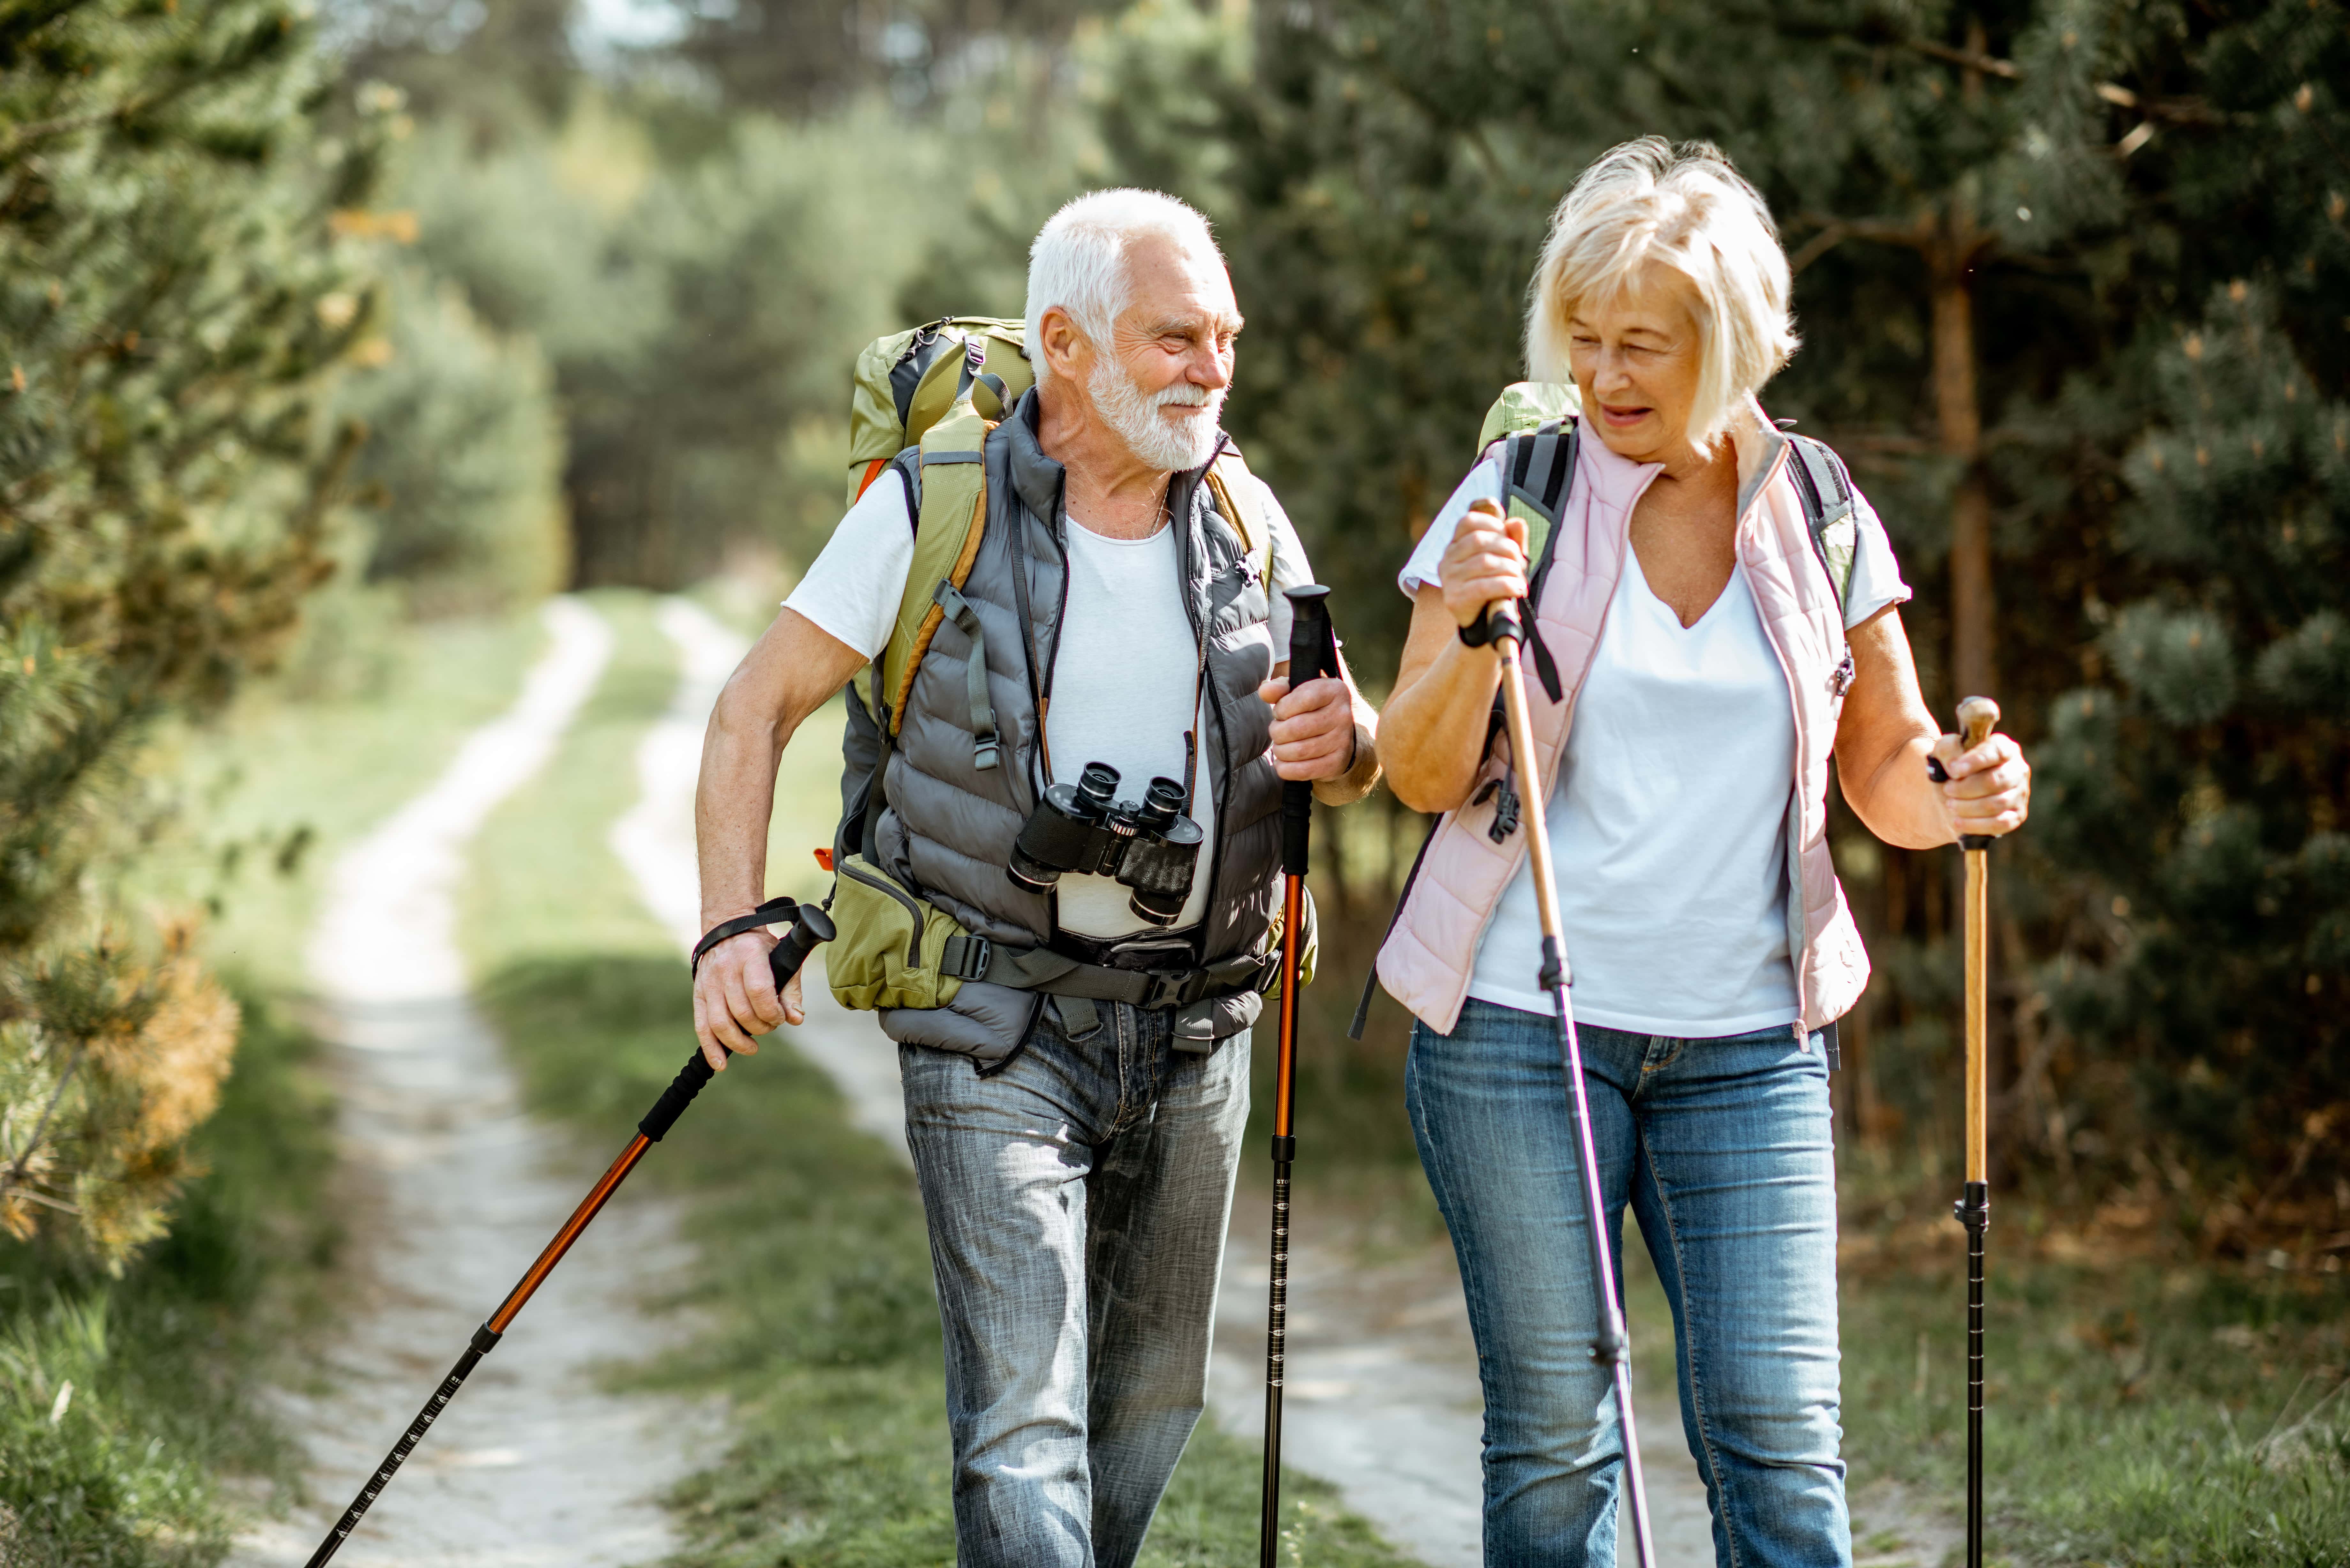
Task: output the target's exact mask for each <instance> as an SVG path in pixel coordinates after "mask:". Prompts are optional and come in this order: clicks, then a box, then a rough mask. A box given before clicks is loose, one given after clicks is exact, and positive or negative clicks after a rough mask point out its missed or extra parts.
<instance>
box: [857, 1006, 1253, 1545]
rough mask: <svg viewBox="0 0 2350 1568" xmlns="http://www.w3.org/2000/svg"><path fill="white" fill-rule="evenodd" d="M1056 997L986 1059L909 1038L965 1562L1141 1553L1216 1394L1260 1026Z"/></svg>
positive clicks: (909, 1104)
mask: <svg viewBox="0 0 2350 1568" xmlns="http://www.w3.org/2000/svg"><path fill="white" fill-rule="evenodd" d="M1096 1008H1097V1014H1098V1019H1099V1022H1098V1023H1097V1026H1096V1027H1095V1028H1094V1029H1093V1030H1091V1031H1089V1032H1088V1033H1086V1034H1085V1035H1084V1036H1083V1037H1082V1038H1078V1039H1072V1038H1070V1037H1069V1036H1068V1035H1067V1034H1066V1033H1064V1031H1063V1030H1062V1029H1061V1027H1060V1026H1059V1025H1058V1023H1056V1022H1055V1016H1054V1009H1053V1008H1052V1007H1050V1006H1047V1007H1046V1008H1045V1009H1044V1010H1043V1012H1042V1016H1041V1018H1040V1020H1039V1022H1038V1023H1037V1026H1036V1028H1035V1031H1034V1032H1033V1033H1031V1034H1030V1036H1029V1039H1028V1042H1027V1044H1026V1045H1025V1046H1024V1048H1023V1049H1022V1050H1021V1052H1020V1054H1018V1055H1016V1056H1014V1057H1013V1058H1012V1059H1011V1061H1010V1062H1008V1063H1007V1064H1005V1065H1004V1066H1003V1069H1002V1070H1001V1071H999V1072H996V1073H993V1074H992V1075H989V1076H986V1077H981V1076H980V1075H978V1074H977V1073H975V1072H973V1071H972V1064H971V1063H970V1061H969V1060H968V1059H966V1058H964V1057H962V1056H956V1055H951V1054H947V1053H945V1052H942V1051H933V1050H929V1049H926V1048H924V1047H920V1046H913V1045H907V1046H900V1047H899V1052H898V1063H899V1075H900V1077H901V1078H902V1080H903V1082H904V1085H905V1092H906V1138H907V1142H908V1143H909V1144H910V1146H911V1147H912V1149H913V1155H914V1170H915V1174H916V1175H917V1177H918V1178H919V1179H920V1182H921V1189H922V1206H923V1208H924V1210H926V1211H927V1213H928V1215H929V1218H930V1231H931V1268H932V1270H933V1272H935V1274H936V1276H937V1279H938V1287H939V1313H940V1316H941V1319H942V1320H943V1322H944V1324H945V1327H946V1362H947V1367H946V1370H947V1421H948V1425H949V1427H950V1428H951V1432H952V1435H953V1438H954V1511H955V1547H956V1561H957V1563H959V1564H960V1568H1127V1565H1128V1563H1132V1562H1133V1561H1134V1559H1135V1554H1136V1553H1137V1552H1139V1551H1140V1550H1141V1547H1142V1537H1143V1533H1144V1532H1146V1531H1147V1530H1149V1527H1150V1516H1151V1514H1152V1512H1153V1511H1155V1510H1156V1509H1157V1508H1158V1506H1159V1494H1160V1493H1161V1492H1163V1491H1164V1490H1166V1488H1167V1480H1168V1478H1169V1477H1170V1475H1172V1474H1173V1473H1174V1469H1175V1461H1176V1460H1177V1459H1179V1458H1180V1457H1181V1455H1182V1452H1183V1445H1184V1443H1185V1442H1186V1441H1187V1440H1188V1439H1189V1438H1191V1428H1192V1427H1193V1425H1194V1424H1196V1423H1197V1422H1198V1420H1199V1418H1200V1410H1201V1405H1202V1403H1203V1402H1204V1400H1205V1398H1206V1394H1207V1377H1208V1347H1209V1341H1210V1334H1211V1328H1212V1325H1213V1322H1214V1317H1215V1305H1216V1275H1217V1272H1218V1269H1219V1267H1220V1266H1221V1264H1222V1259H1223V1246H1224V1231H1225V1227H1226V1225H1227V1223H1228V1222H1229V1220H1230V1219H1231V1217H1232V1173H1233V1171H1234V1169H1235V1168H1237V1165H1238V1162H1239V1157H1240V1139H1241V1133H1242V1129H1243V1127H1244V1126H1245V1125H1246V1123H1247V1121H1248V1101H1249V1078H1248V1071H1249V1042H1248V1037H1247V1035H1245V1034H1241V1035H1237V1036H1234V1037H1233V1038H1232V1039H1230V1040H1227V1041H1225V1042H1224V1043H1223V1044H1222V1046H1221V1047H1220V1048H1218V1049H1217V1050H1216V1051H1215V1052H1214V1053H1213V1054H1208V1055H1199V1054H1191V1053H1189V1052H1181V1051H1177V1050H1175V1049H1174V1048H1173V1045H1174V1032H1173V1027H1172V1023H1173V1017H1174V1015H1173V1014H1172V1013H1170V1012H1141V1011H1139V1010H1138V1009H1136V1008H1133V1007H1128V1006H1126V1005H1124V1004H1123V1003H1116V1004H1114V1003H1109V1002H1099V1003H1097V1004H1096Z"/></svg>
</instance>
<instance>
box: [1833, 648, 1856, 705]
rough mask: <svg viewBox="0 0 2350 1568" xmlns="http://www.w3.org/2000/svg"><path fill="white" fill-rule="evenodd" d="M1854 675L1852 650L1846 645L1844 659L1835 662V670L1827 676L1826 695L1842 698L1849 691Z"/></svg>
mask: <svg viewBox="0 0 2350 1568" xmlns="http://www.w3.org/2000/svg"><path fill="white" fill-rule="evenodd" d="M1856 674H1857V671H1856V670H1854V668H1853V663H1852V649H1851V648H1850V646H1848V645H1847V646H1846V649H1845V650H1844V658H1843V659H1839V660H1837V662H1836V667H1835V670H1832V671H1830V672H1829V674H1828V695H1829V696H1830V697H1842V696H1843V695H1844V694H1845V693H1846V692H1847V691H1851V690H1852V683H1853V679H1854V677H1855V676H1856Z"/></svg>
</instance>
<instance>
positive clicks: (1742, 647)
mask: <svg viewBox="0 0 2350 1568" xmlns="http://www.w3.org/2000/svg"><path fill="white" fill-rule="evenodd" d="M1501 476H1502V474H1501V462H1500V460H1499V459H1498V458H1488V459H1486V460H1485V461H1484V462H1480V463H1479V464H1478V465H1477V466H1476V467H1475V468H1474V469H1472V470H1471V471H1470V473H1469V477H1468V478H1466V479H1464V480H1462V481H1461V486H1460V488H1459V489H1457V490H1455V491H1454V492H1453V493H1452V497H1451V500H1449V501H1447V502H1446V503H1445V504H1444V509H1443V510H1442V511H1441V512H1440V513H1438V514H1437V516H1436V520H1435V521H1434V522H1433V523H1431V524H1430V525H1429V529H1428V532H1427V533H1426V534H1424V535H1421V536H1420V541H1419V545H1418V546H1417V547H1416V548H1415V549H1414V550H1413V551H1412V554H1411V559H1410V560H1409V562H1408V563H1407V564H1406V565H1405V566H1404V569H1403V572H1402V575H1401V576H1400V577H1399V579H1398V581H1399V585H1400V586H1401V587H1402V588H1403V591H1404V593H1405V594H1406V595H1408V596H1409V595H1416V594H1417V593H1418V591H1419V586H1420V585H1421V584H1423V583H1426V584H1430V585H1437V584H1440V583H1441V581H1442V578H1441V576H1440V572H1439V567H1440V565H1441V563H1442V561H1443V558H1444V551H1445V548H1446V546H1447V545H1450V544H1451V542H1452V535H1453V531H1454V530H1455V529H1456V528H1458V527H1459V526H1460V523H1461V517H1462V516H1463V515H1465V514H1467V512H1468V510H1469V504H1470V503H1471V501H1474V500H1477V499H1479V498H1481V497H1482V498H1486V499H1499V498H1500V495H1501ZM1854 511H1855V514H1856V520H1857V523H1858V526H1857V528H1856V549H1855V553H1854V557H1853V572H1852V585H1851V588H1850V591H1849V593H1848V595H1847V597H1846V604H1845V625H1846V627H1847V628H1850V627H1856V626H1858V625H1859V624H1860V623H1861V622H1863V621H1865V620H1866V619H1867V618H1869V617H1870V616H1873V615H1875V614H1876V613H1877V611H1879V610H1881V609H1883V608H1884V607H1886V606H1887V605H1892V604H1900V603H1903V602H1905V601H1906V600H1907V599H1908V597H1909V588H1908V585H1907V584H1905V583H1904V582H1902V580H1901V571H1900V566H1899V565H1898V563H1897V562H1896V561H1895V560H1894V556H1893V545H1892V542H1891V541H1890V540H1888V539H1887V537H1886V535H1885V525H1884V524H1883V523H1882V522H1880V521H1879V520H1878V518H1877V514H1876V512H1875V511H1874V510H1872V509H1871V508H1870V506H1869V505H1868V503H1867V502H1866V500H1861V499H1857V498H1856V501H1855V505H1854ZM1794 772H1795V720H1794V709H1793V706H1792V703H1791V701H1790V699H1789V695H1788V691H1787V680H1786V675H1785V672H1784V671H1783V670H1781V668H1780V665H1779V659H1778V655H1777V654H1776V653H1775V652H1773V649H1772V647H1771V644H1770V641H1769V639H1767V638H1766V637H1765V636H1764V634H1763V618H1762V615H1761V613H1760V612H1759V611H1758V610H1757V609H1756V608H1755V605H1754V595H1753V592H1752V588H1751V587H1749V586H1748V584H1747V581H1746V574H1745V572H1744V571H1743V570H1742V569H1741V570H1736V571H1732V572H1731V574H1730V582H1729V584H1728V585H1727V586H1726V587H1723V589H1722V590H1721V597H1719V598H1717V599H1715V600H1714V602H1713V603H1712V604H1711V606H1709V607H1707V608H1706V611H1705V613H1704V614H1703V615H1701V616H1700V617H1699V618H1698V621H1697V624H1696V625H1694V626H1690V627H1684V626H1682V625H1681V623H1680V618H1679V616H1677V615H1675V614H1674V613H1673V610H1672V607H1670V606H1669V605H1667V604H1666V603H1664V601H1663V600H1661V599H1659V598H1658V597H1657V596H1656V594H1655V593H1654V592H1653V591H1652V590H1651V589H1650V588H1649V587H1648V577H1647V576H1646V575H1645V574H1644V573H1643V572H1642V571H1641V569H1640V562H1639V556H1638V552H1636V551H1631V550H1627V551H1626V552H1625V566H1624V575H1623V576H1622V577H1620V578H1619V579H1618V580H1617V585H1616V593H1615V597H1613V598H1612V599H1610V600H1609V601H1608V606H1607V625H1606V627H1605V628H1604V629H1603V630H1602V631H1601V633H1600V636H1599V646H1598V647H1597V648H1596V649H1593V651H1592V656H1591V669H1590V671H1589V673H1588V674H1586V676H1585V678H1584V682H1583V687H1582V690H1581V691H1580V692H1579V693H1578V694H1577V695H1576V697H1575V716H1574V719H1573V722H1572V724H1571V727H1570V728H1569V729H1568V731H1567V739H1566V750H1565V754H1564V756H1563V758H1562V760H1561V764H1560V768H1559V776H1558V780H1557V783H1556V784H1555V787H1554V788H1553V790H1552V794H1551V799H1550V803H1549V806H1548V822H1549V826H1550V841H1551V860H1552V864H1553V867H1554V868H1555V873H1556V877H1557V882H1558V903H1559V926H1560V929H1561V930H1563V931H1564V932H1565V936H1566V950H1567V962H1568V966H1569V967H1570V969H1571V970H1572V971H1574V985H1575V991H1574V1002H1575V1017H1576V1018H1577V1019H1579V1020H1582V1021H1584V1022H1586V1023H1596V1024H1601V1025H1604V1026H1606V1027H1608V1028H1611V1029H1623V1030H1627V1031H1630V1032H1632V1033H1639V1034H1664V1035H1671V1036H1675V1037H1679V1038H1686V1039H1700V1040H1703V1039H1715V1038H1719V1037H1721V1036H1723V1035H1729V1034H1744V1033H1752V1032H1753V1031H1755V1030H1761V1029H1771V1028H1777V1027H1780V1026H1783V1025H1789V1024H1793V1023H1794V1022H1795V1020H1796V1019H1797V1018H1798V1017H1800V1016H1801V1012H1802V1009H1801V998H1800V997H1799V996H1798V994H1797V992H1796V987H1795V971H1794V961H1793V955H1792V954H1791V952H1790V951H1789V949H1788V941H1787V877H1788V870H1787V807H1788V805H1789V803H1790V800H1791V798H1792V795H1793V791H1794ZM1541 968H1542V928H1541V924H1540V920H1539V916H1538V911H1537V908H1536V904H1535V899H1534V866H1533V862H1532V860H1531V858H1529V859H1528V860H1527V861H1525V862H1523V863H1522V864H1521V865H1520V867H1519V868H1518V875H1517V877H1516V879H1515V880H1514V881H1513V882H1512V883H1511V884H1510V886H1509V888H1507V889H1506V890H1505V891H1504V892H1503V895H1502V900H1501V903H1500V904H1499V906H1498V907H1497V908H1496V909H1495V910H1494V913H1493V919H1492V923H1491V924H1489V925H1488V926H1487V927H1486V929H1485V938H1484V941H1483V942H1482V945H1481V946H1480V947H1479V948H1478V950H1477V966H1476V970H1475V971H1474V973H1473V974H1472V975H1471V979H1470V982H1469V994H1470V995H1471V996H1473V997H1477V998H1479V999H1480V1000H1482V1001H1485V1002H1494V1003H1496V1004H1498V1005H1500V1006H1503V1007H1514V1008H1518V1009H1521V1010H1523V1011H1524V1012H1549V1011H1550V1006H1551V1003H1550V998H1549V997H1548V996H1547V995H1545V994H1544V992H1543V991H1542V990H1541V988H1540V986H1539V983H1538V981H1537V976H1538V975H1539V974H1540V972H1541Z"/></svg>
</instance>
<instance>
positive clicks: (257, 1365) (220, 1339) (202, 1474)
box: [0, 996, 338, 1568]
mask: <svg viewBox="0 0 2350 1568" xmlns="http://www.w3.org/2000/svg"><path fill="white" fill-rule="evenodd" d="M244 1005H245V1023H244V1032H243V1034H242V1035H241V1037H240V1040H239V1044H238V1047H237V1059H236V1066H235V1069H234V1073H233V1074H232V1075H230V1078H229V1080H228V1083H227V1085H226V1087H225V1089H224V1094H223V1097H222V1101H221V1107H220V1110H219V1112H218V1113H217V1114H216V1115H215V1116H213V1119H212V1121H211V1122H209V1123H208V1124H206V1125H205V1127H203V1129H202V1130H201V1131H200V1132H199V1133H198V1135H197V1138H196V1145H197V1151H198V1153H199V1155H200V1156H201V1157H202V1158H203V1161H204V1163H205V1164H206V1165H207V1166H208V1167H209V1171H208V1173H207V1174H206V1175H204V1176H203V1177H202V1178H200V1179H197V1180H196V1181H195V1182H193V1183H192V1184H191V1185H190V1187H189V1188H188V1189H187V1190H186V1191H185V1193H184V1194H183V1195H182V1199H181V1200H180V1203H179V1206H178V1210H177V1214H176V1218H175V1220H174V1222H173V1225H172V1232H171V1235H170V1236H169V1237H168V1238H167V1239H165V1240H164V1241H161V1242H160V1243H158V1244H157V1245H156V1246H154V1247H152V1248H151V1249H150V1250H149V1251H147V1252H146V1253H145V1254H144V1255H143V1256H141V1257H140V1259H138V1260H137V1261H136V1262H133V1263H132V1264H131V1265H130V1267H129V1268H128V1269H127V1270H126V1271H125V1272H124V1274H123V1276H122V1277H121V1278H120V1279H119V1280H108V1279H105V1278H103V1277H93V1276H90V1275H88V1274H84V1273H80V1272H77V1271H76V1270H74V1269H73V1268H72V1267H71V1266H70V1265H69V1264H68V1263H66V1262H63V1261H61V1260H59V1259H57V1258H56V1257H53V1256H50V1255H47V1254H46V1253H44V1252H42V1251H37V1250H35V1249H30V1248H25V1247H14V1246H12V1247H9V1248H6V1249H5V1251H0V1293H5V1295H0V1300H5V1303H6V1321H5V1327H0V1502H5V1504H6V1505H7V1507H8V1508H10V1509H11V1510H13V1511H15V1513H16V1517H17V1521H18V1523H17V1530H18V1534H17V1537H16V1540H15V1541H14V1542H11V1543H10V1544H9V1546H8V1548H7V1549H6V1550H5V1552H0V1561H5V1562H6V1563H9V1564H10V1565H11V1568H183V1565H184V1568H197V1565H201V1564H209V1563H216V1562H218V1561H219V1559H220V1557H221V1555H222V1554H223V1552H225V1550H226V1548H227V1543H228V1539H229V1534H230V1532H231V1531H232V1530H233V1528H234V1523H235V1521H236V1519H237V1517H238V1516H239V1513H240V1511H241V1504H240V1503H239V1501H238V1500H237V1499H236V1497H235V1496H234V1495H232V1494H230V1493H228V1492H227V1491H226V1490H224V1484H223V1479H222V1478H223V1477H224V1476H228V1475H235V1476H241V1477H244V1478H248V1479H250V1480H261V1481H268V1482H277V1483H285V1482H288V1481H290V1480H292V1479H293V1476H294V1473H295V1469H296V1462H297V1458H298V1456H297V1455H296V1452H295V1450H294V1449H293V1448H292V1447H291V1445H290V1444H289V1443H288V1442H287V1440H286V1438H285V1436H284V1434H283V1433H282V1432H281V1431H280V1429H279V1428H278V1427H277V1426H276V1422H275V1420H274V1419H273V1418H272V1417H271V1416H270V1414H269V1413H268V1412H267V1411H266V1410H265V1409H264V1408H262V1407H261V1406H260V1405H259V1403H258V1402H257V1400H256V1398H255V1393H256V1389H257V1388H258V1386H259V1377H260V1375H261V1374H262V1373H263V1371H264V1370H265V1369H266V1368H267V1367H269V1366H272V1365H273V1364H274V1362H275V1359H276V1355H277V1353H278V1348H279V1346H280V1345H282V1343H283V1341H284V1338H285V1336H286V1334H288V1333H289V1332H291V1331H294V1330H296V1329H298V1328H299V1326H300V1325H301V1324H303V1323H305V1322H306V1321H307V1320H308V1318H309V1317H310V1316H311V1314H312V1312H313V1310H314V1309H315V1306H316V1303H317V1295H316V1288H315V1287H316V1282H317V1280H318V1278H319V1277H320V1274H321V1272H322V1271H323V1269H324V1267H325V1265H326V1263H327V1262H328V1260H329V1259H330V1258H331V1257H332V1255H333V1252H334V1249H335V1244H336V1241H337V1237H338V1231H337V1226H336V1222H335V1220H334V1217H333V1214H332V1212H331V1210H330V1208H329V1206H328V1203H327V1202H326V1200H325V1199H324V1198H323V1197H322V1192H323V1190H324V1189H325V1187H326V1185H327V1179H328V1174H329V1173H330V1172H331V1170H332V1168H333V1163H334V1151H333V1147H332V1140H331V1135H330V1131H329V1127H330V1118H329V1116H328V1109H329V1107H328V1101H327V1098H326V1096H325V1093H324V1091H323V1089H322V1088H321V1086H320V1085H319V1084H318V1082H317V1078H316V1076H315V1075H314V1073H313V1070H312V1065H311V1061H312V1057H313V1056H314V1054H315V1053H316V1049H317V1047H316V1043H315V1042H314V1041H312V1040H311V1038H310V1037H309V1036H308V1035H307V1034H305V1033H302V1032H301V1031H299V1030H297V1029H296V1028H294V1027H292V1026H291V1025H290V1024H288V1023H286V1021H285V1020H284V1018H283V1017H281V1016H279V1015H277V1014H276V1013H274V1012H271V1011H269V1010H268V1009H267V1008H266V1007H265V1006H264V1005H263V1004H261V1003H260V1002H256V1001H255V999H253V998H252V997H250V996H248V997H246V998H245V1001H244ZM68 1384H70V1385H71V1392H70V1393H69V1394H68V1392H67V1386H68Z"/></svg>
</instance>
